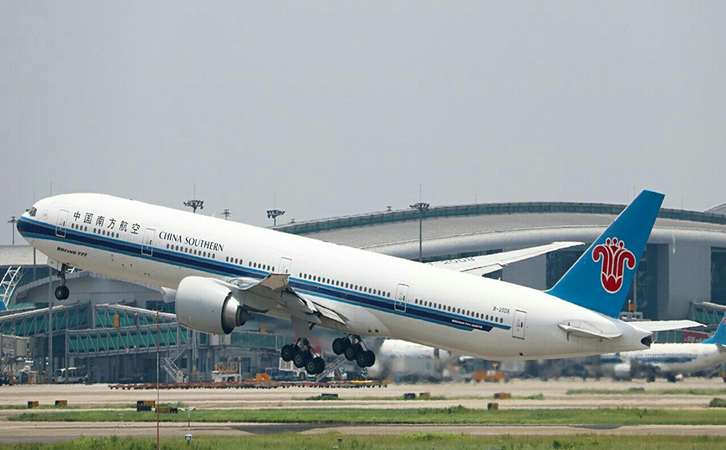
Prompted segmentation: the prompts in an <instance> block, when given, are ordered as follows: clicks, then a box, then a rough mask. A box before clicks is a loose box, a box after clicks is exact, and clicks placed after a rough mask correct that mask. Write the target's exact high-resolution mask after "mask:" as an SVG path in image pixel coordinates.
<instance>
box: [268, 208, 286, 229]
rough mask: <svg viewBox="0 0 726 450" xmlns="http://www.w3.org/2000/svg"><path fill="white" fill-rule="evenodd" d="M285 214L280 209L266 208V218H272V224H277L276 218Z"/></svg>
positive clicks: (274, 225)
mask: <svg viewBox="0 0 726 450" xmlns="http://www.w3.org/2000/svg"><path fill="white" fill-rule="evenodd" d="M283 214H285V211H283V210H281V209H268V210H267V218H268V219H272V226H273V227H276V226H277V218H278V217H280V216H281V215H283Z"/></svg>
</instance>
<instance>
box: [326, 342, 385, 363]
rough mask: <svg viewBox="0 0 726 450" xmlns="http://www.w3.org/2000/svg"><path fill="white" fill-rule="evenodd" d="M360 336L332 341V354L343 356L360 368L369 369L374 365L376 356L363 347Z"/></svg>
mask: <svg viewBox="0 0 726 450" xmlns="http://www.w3.org/2000/svg"><path fill="white" fill-rule="evenodd" d="M364 345H365V344H363V341H362V340H361V338H360V336H348V337H344V338H338V339H336V340H334V341H333V353H335V354H336V355H345V359H347V360H348V361H353V360H355V362H356V363H357V364H358V366H360V367H371V366H372V365H373V364H375V363H376V354H375V353H373V352H372V351H371V350H369V349H368V348H367V347H364Z"/></svg>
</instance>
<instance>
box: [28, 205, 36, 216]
mask: <svg viewBox="0 0 726 450" xmlns="http://www.w3.org/2000/svg"><path fill="white" fill-rule="evenodd" d="M37 212H38V210H37V209H36V208H35V206H33V207H32V208H30V209H29V210H28V215H29V216H30V217H35V213H37Z"/></svg>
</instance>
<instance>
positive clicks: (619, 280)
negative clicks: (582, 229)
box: [592, 237, 635, 294]
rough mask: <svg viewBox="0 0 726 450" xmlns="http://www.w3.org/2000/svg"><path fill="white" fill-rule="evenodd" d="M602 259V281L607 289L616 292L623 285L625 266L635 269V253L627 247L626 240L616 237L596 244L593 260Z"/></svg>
mask: <svg viewBox="0 0 726 450" xmlns="http://www.w3.org/2000/svg"><path fill="white" fill-rule="evenodd" d="M601 259H602V266H601V270H600V282H601V283H602V287H604V288H605V290H606V291H608V292H609V293H611V294H614V293H616V292H618V291H619V290H620V288H621V287H622V286H623V272H625V266H626V265H627V266H628V269H630V270H633V269H635V255H633V252H631V251H630V250H628V249H627V248H625V241H621V240H618V238H616V237H614V238H612V239H610V238H607V239H605V243H604V244H600V245H598V246H596V247H595V249H594V250H593V251H592V260H593V261H595V262H598V261H600V260H601Z"/></svg>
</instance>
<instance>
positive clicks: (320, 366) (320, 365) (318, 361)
mask: <svg viewBox="0 0 726 450" xmlns="http://www.w3.org/2000/svg"><path fill="white" fill-rule="evenodd" d="M313 363H315V375H320V374H321V373H323V371H324V370H325V361H324V360H323V358H321V357H320V356H318V357H315V358H313Z"/></svg>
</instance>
